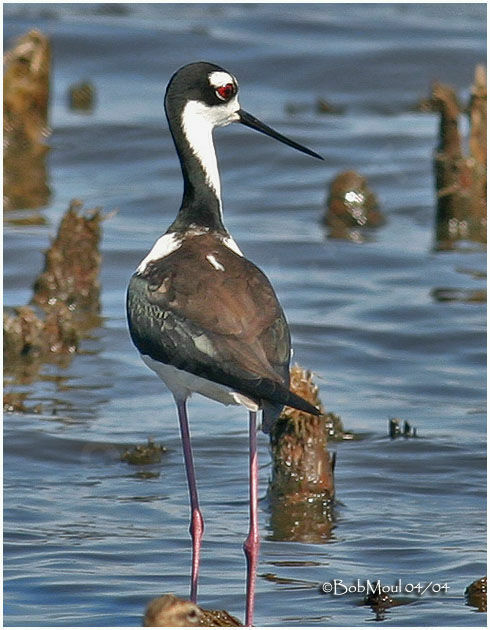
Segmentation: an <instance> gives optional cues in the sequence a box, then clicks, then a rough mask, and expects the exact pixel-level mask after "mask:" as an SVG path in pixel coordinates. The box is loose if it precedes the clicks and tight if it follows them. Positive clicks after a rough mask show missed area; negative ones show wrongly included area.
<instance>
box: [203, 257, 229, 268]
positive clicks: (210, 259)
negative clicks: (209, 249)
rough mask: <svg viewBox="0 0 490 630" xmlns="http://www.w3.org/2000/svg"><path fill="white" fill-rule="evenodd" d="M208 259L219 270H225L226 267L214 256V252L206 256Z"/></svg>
mask: <svg viewBox="0 0 490 630" xmlns="http://www.w3.org/2000/svg"><path fill="white" fill-rule="evenodd" d="M206 260H207V261H208V262H209V263H210V264H211V265H212V266H213V267H214V268H215V269H216V270H217V271H224V270H225V268H224V267H223V265H222V264H221V263H220V262H219V260H216V257H215V256H213V254H208V255H207V256H206Z"/></svg>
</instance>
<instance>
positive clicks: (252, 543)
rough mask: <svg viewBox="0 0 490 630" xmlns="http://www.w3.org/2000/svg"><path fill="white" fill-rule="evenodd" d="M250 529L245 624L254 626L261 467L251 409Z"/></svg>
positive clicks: (254, 418)
mask: <svg viewBox="0 0 490 630" xmlns="http://www.w3.org/2000/svg"><path fill="white" fill-rule="evenodd" d="M249 413H250V428H249V430H250V436H249V449H250V464H249V465H250V479H249V483H250V529H249V531H248V536H247V539H246V540H245V543H244V545H243V550H244V552H245V556H246V558H247V609H246V619H245V625H247V626H252V625H253V618H254V605H255V575H256V573H257V561H258V559H259V546H260V537H259V523H258V519H257V494H258V483H259V479H258V478H259V469H258V462H257V427H256V421H257V412H255V411H250V412H249Z"/></svg>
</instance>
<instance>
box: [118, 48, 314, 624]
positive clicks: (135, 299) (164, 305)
mask: <svg viewBox="0 0 490 630" xmlns="http://www.w3.org/2000/svg"><path fill="white" fill-rule="evenodd" d="M238 89H239V88H238V81H237V79H236V77H235V76H234V75H233V74H231V73H230V72H228V71H227V70H224V69H223V68H222V67H220V66H218V65H215V64H213V63H209V62H204V61H198V62H193V63H189V64H187V65H185V66H183V67H181V68H180V69H179V70H177V71H176V72H175V73H174V74H173V76H172V77H171V78H170V81H169V83H168V85H167V89H166V92H165V99H164V108H165V114H166V117H167V121H168V126H169V130H170V134H171V136H172V139H173V142H174V145H175V149H176V151H177V155H178V158H179V161H180V167H181V170H182V176H183V180H184V189H183V196H182V202H181V205H180V208H179V210H178V213H177V216H176V218H175V220H174V221H173V222H172V223H171V225H170V226H169V228H168V229H167V231H166V232H165V233H164V234H163V235H162V236H160V238H158V240H157V241H156V242H155V244H154V245H153V247H152V249H151V250H150V252H149V253H148V254H147V255H146V256H145V257H144V258H143V260H142V261H141V263H140V264H139V266H138V267H137V269H136V271H135V272H134V273H133V275H132V276H131V279H130V281H129V285H128V290H127V318H128V327H129V333H130V337H131V339H132V341H133V343H134V345H135V346H136V348H137V350H138V351H139V353H140V355H141V358H142V359H143V361H144V363H145V364H146V365H147V366H148V367H149V368H150V369H152V370H153V371H154V372H155V373H156V374H157V375H158V376H159V377H160V378H161V379H162V381H163V382H164V383H165V384H166V386H167V387H168V389H169V390H170V391H171V393H172V394H173V397H174V399H175V403H176V407H177V416H178V420H179V425H180V433H181V438H182V446H183V455H184V463H185V468H186V475H187V483H188V488H189V495H190V514H191V516H190V527H189V531H190V534H191V538H192V568H191V589H190V599H191V601H192V602H196V601H197V584H198V574H199V564H200V548H201V539H202V535H203V530H204V520H203V517H202V513H201V510H200V507H199V501H198V492H197V484H196V475H195V470H194V461H193V453H192V446H191V440H190V430H189V421H188V414H187V400H188V398H189V397H190V396H191V395H192V394H193V393H198V394H201V395H203V396H205V397H207V398H210V399H212V400H215V401H217V402H220V403H223V404H225V405H242V406H244V407H245V408H246V409H247V410H248V415H249V462H248V467H249V495H250V506H249V511H250V518H249V531H248V535H247V538H246V540H245V542H244V544H243V549H244V553H245V557H246V562H247V584H246V625H248V626H251V625H252V624H253V616H254V600H255V574H256V568H257V562H258V553H259V545H260V537H259V529H258V520H257V494H258V461H257V414H258V413H259V412H262V430H263V431H264V432H265V433H269V432H270V431H271V429H272V427H273V426H274V423H275V421H276V419H277V418H278V416H279V415H280V413H281V411H282V409H283V407H284V406H285V405H287V406H289V407H294V408H296V409H300V410H302V411H305V412H307V413H311V414H315V415H319V414H320V412H319V410H318V409H317V408H316V407H314V406H313V405H311V404H310V403H308V402H307V401H305V400H304V399H302V398H301V397H299V396H298V395H296V394H294V393H293V392H292V391H290V387H289V363H290V358H291V337H290V332H289V327H288V324H287V322H286V318H285V315H284V312H283V310H282V308H281V305H280V304H279V301H278V299H277V297H276V294H275V292H274V289H273V288H272V285H271V283H270V282H269V280H268V279H267V277H266V275H265V274H264V273H263V272H262V271H261V270H260V269H259V268H258V267H257V266H256V265H254V263H252V262H251V261H249V260H247V258H246V257H245V256H244V255H243V253H242V251H241V250H240V248H239V246H238V245H237V243H236V242H235V240H234V239H233V237H232V236H231V234H230V233H229V232H228V231H227V229H226V228H225V226H224V223H223V213H222V202H221V189H220V177H219V171H218V164H217V158H216V152H215V148H214V141H213V130H214V129H215V128H216V127H223V126H226V125H228V124H230V123H241V124H242V125H245V126H246V127H249V128H251V129H254V130H256V131H259V132H261V133H263V134H265V135H267V136H270V137H271V138H274V139H276V140H278V141H280V142H282V143H284V144H286V145H289V146H290V147H293V148H294V149H297V150H299V151H302V152H303V153H306V154H308V155H310V156H313V157H315V158H319V159H323V158H322V156H321V155H319V154H318V153H316V152H314V151H312V150H310V149H308V148H307V147H304V146H303V145H301V144H298V143H297V142H295V141H293V140H291V139H289V138H287V137H285V136H283V135H282V134H280V133H278V132H277V131H275V130H274V129H272V128H271V127H269V126H267V125H266V124H264V123H262V122H261V121H260V120H258V119H257V118H255V117H254V116H252V115H251V114H249V113H248V112H246V111H244V110H243V109H241V107H240V104H239V101H238Z"/></svg>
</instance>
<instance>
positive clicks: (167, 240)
mask: <svg viewBox="0 0 490 630" xmlns="http://www.w3.org/2000/svg"><path fill="white" fill-rule="evenodd" d="M181 245H182V237H180V236H177V235H176V234H175V232H170V234H164V235H163V236H160V238H159V239H158V241H157V242H156V243H155V244H154V245H153V247H152V248H151V250H150V252H149V253H148V255H147V256H146V257H145V258H143V260H142V261H141V262H140V264H139V266H138V269H137V270H136V271H137V273H143V272H144V271H145V269H146V267H147V265H148V263H149V262H151V261H153V260H159V259H160V258H165V256H168V255H169V254H171V253H172V252H174V251H175V250H176V249H179V247H180V246H181Z"/></svg>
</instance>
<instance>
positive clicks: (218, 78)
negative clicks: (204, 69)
mask: <svg viewBox="0 0 490 630" xmlns="http://www.w3.org/2000/svg"><path fill="white" fill-rule="evenodd" d="M209 83H210V85H212V86H213V87H215V88H217V87H220V86H221V85H226V84H227V83H234V84H236V80H235V79H234V78H233V77H232V76H231V74H228V72H221V71H218V70H217V71H216V72H211V74H210V75H209Z"/></svg>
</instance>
